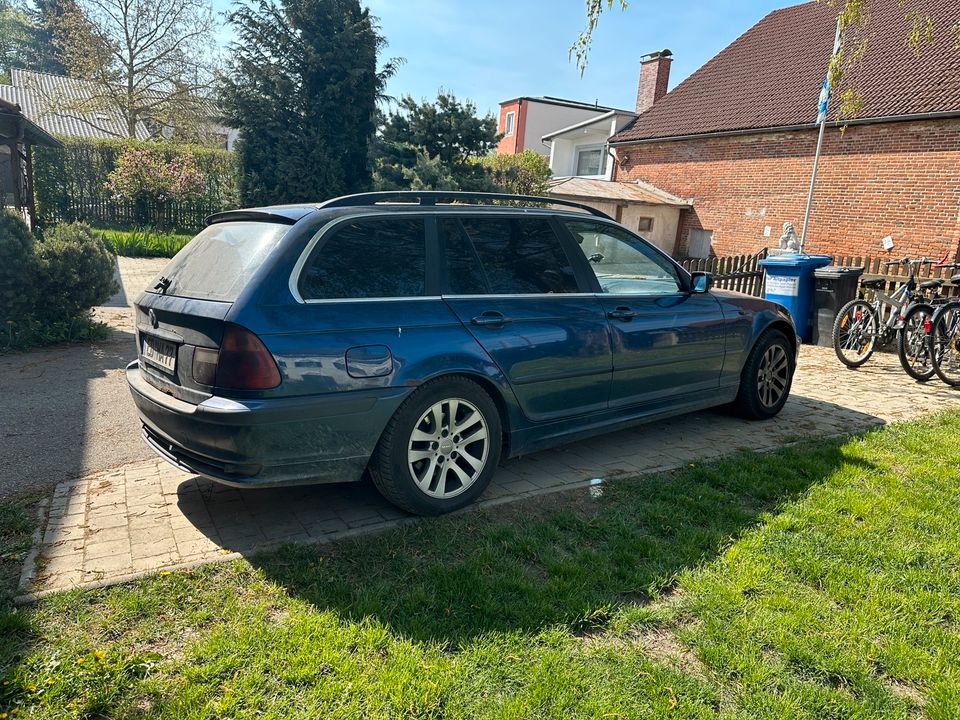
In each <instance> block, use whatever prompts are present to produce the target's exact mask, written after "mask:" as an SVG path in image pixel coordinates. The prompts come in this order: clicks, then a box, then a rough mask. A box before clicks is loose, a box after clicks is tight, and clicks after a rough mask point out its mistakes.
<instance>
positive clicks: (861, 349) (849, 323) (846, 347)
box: [833, 257, 943, 377]
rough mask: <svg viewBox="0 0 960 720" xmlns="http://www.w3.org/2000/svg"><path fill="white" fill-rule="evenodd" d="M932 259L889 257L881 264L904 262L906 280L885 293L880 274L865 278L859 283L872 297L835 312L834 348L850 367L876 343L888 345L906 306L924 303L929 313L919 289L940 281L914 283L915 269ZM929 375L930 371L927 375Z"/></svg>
mask: <svg viewBox="0 0 960 720" xmlns="http://www.w3.org/2000/svg"><path fill="white" fill-rule="evenodd" d="M934 262H936V261H935V260H932V259H931V258H927V257H921V258H917V259H916V260H911V259H910V258H903V259H901V260H890V261H889V262H885V263H883V267H885V268H886V267H889V266H891V265H906V266H907V267H908V269H909V273H908V275H907V279H906V281H905V282H904V283H903V284H902V285H901V286H900V287H898V288H897V289H896V290H895V291H894V292H893V293H892V294H891V295H887V294H886V293H885V292H883V290H882V289H881V288H883V286H884V285H885V284H886V281H885V280H884V279H883V278H875V279H873V280H865V281H863V282H862V283H860V287H861V288H863V289H864V290H873V300H872V301H869V302H868V301H867V300H864V299H862V298H857V299H855V300H851V301H850V302H848V303H847V304H846V305H844V306H843V307H842V308H840V312H838V313H837V317H836V320H834V323H833V350H834V352H835V353H836V354H837V357H838V358H839V359H840V362H842V363H843V364H844V365H846V366H847V367H849V368H858V367H860V366H861V365H863V364H864V363H866V362H867V360H869V359H870V357H871V356H872V355H873V353H874V350H876V348H877V345H878V344H879V345H880V346H881V347H883V346H885V345H889V344H890V342H892V341H893V339H894V337H896V335H897V334H898V333H900V331H901V330H902V328H903V326H904V319H905V317H906V314H907V312H908V311H909V310H911V309H913V308H914V307H915V306H917V305H920V304H925V305H926V306H927V308H928V309H929V311H930V312H931V314H932V306H930V305H929V304H927V303H924V301H925V300H926V298H925V297H924V295H923V294H922V293H920V292H917V289H918V287H919V289H920V290H930V289H933V288H936V287H940V285H942V284H943V281H942V280H941V281H939V282H938V281H936V280H927V281H924V282H922V283H919V285H918V284H917V280H916V276H917V269H918V268H919V267H920V266H921V265H932V264H933V263H934ZM908 368H910V364H909V363H906V364H905V365H904V369H905V370H907V372H908V373H909V374H910V375H911V376H912V377H917V375H914V371H913V369H912V368H910V369H908ZM930 377H932V375H931V376H930Z"/></svg>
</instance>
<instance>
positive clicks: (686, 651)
mask: <svg viewBox="0 0 960 720" xmlns="http://www.w3.org/2000/svg"><path fill="white" fill-rule="evenodd" d="M958 437H960V414H958V413H947V414H943V415H940V416H938V417H936V418H933V419H930V420H926V421H920V422H914V423H910V424H905V425H900V426H894V427H891V428H888V429H885V430H881V431H876V432H872V433H870V434H868V435H866V436H864V437H862V438H856V439H852V440H848V441H842V442H841V441H837V442H818V443H812V444H809V445H803V446H798V447H793V448H788V449H784V450H782V451H780V452H777V453H774V454H763V455H753V454H743V455H740V456H737V457H735V458H732V459H729V460H723V461H719V462H714V463H710V464H704V465H699V464H698V465H696V466H691V467H688V468H686V469H685V470H683V471H682V472H678V473H675V474H672V475H666V476H661V477H645V478H640V479H622V480H616V481H614V482H610V483H608V484H606V485H605V486H603V487H602V495H600V496H599V497H595V496H593V495H591V494H590V493H588V492H587V491H583V492H575V493H565V494H561V495H554V496H549V497H545V498H539V499H534V500H530V501H527V502H524V503H516V504H513V505H509V506H501V507H499V508H495V509H490V510H486V511H482V512H470V513H466V514H462V515H460V516H457V517H452V518H450V517H448V518H443V519H438V520H427V521H423V522H420V523H417V524H414V525H409V526H405V527H403V528H400V529H397V530H395V531H391V532H389V533H386V534H383V535H380V536H371V537H359V538H355V539H353V540H349V541H345V542H340V543H336V544H333V545H329V546H320V547H307V546H289V547H286V548H284V549H282V550H280V551H278V552H275V553H271V554H266V555H261V556H258V557H255V558H253V559H251V560H250V561H249V562H247V561H239V562H234V563H232V564H228V565H220V566H213V567H207V568H203V569H198V570H195V571H191V572H173V573H161V574H158V575H155V576H153V577H150V578H148V579H144V580H142V581H139V582H135V583H131V584H128V585H125V586H122V587H114V588H110V589H107V590H98V591H86V592H70V593H65V594H60V595H56V596H53V597H50V598H48V599H45V600H43V601H41V602H40V603H38V604H37V605H35V606H32V607H29V608H22V609H20V610H19V611H18V612H16V613H12V612H10V611H9V610H7V611H4V612H3V614H0V631H2V633H3V641H2V642H0V677H4V678H5V679H4V680H3V685H2V686H0V711H6V712H12V711H13V709H14V708H17V709H18V710H19V713H18V715H19V716H20V717H38V718H47V717H50V718H57V717H62V718H67V717H70V718H75V717H110V718H120V717H168V718H177V719H182V718H215V717H217V718H219V717H229V718H253V717H266V718H278V717H288V716H294V717H303V718H327V717H333V718H341V717H344V718H345V717H397V718H399V717H422V718H473V717H490V718H538V719H539V718H572V717H596V718H628V717H631V718H647V717H676V718H744V719H746V718H751V719H752V718H791V719H792V718H864V719H866V718H870V719H871V720H872V719H875V718H911V717H927V718H931V719H937V720H947V719H948V718H958V717H960V624H958V623H960V442H957V438H958ZM0 717H2V715H0Z"/></svg>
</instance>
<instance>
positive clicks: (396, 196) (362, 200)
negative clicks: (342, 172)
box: [317, 190, 613, 220]
mask: <svg viewBox="0 0 960 720" xmlns="http://www.w3.org/2000/svg"><path fill="white" fill-rule="evenodd" d="M391 200H398V201H401V202H405V203H407V204H414V203H413V201H418V204H420V205H436V204H438V203H443V204H449V203H454V202H460V201H464V202H466V201H468V200H473V201H478V200H479V201H486V204H493V201H495V200H508V201H511V202H518V201H519V202H525V203H538V204H546V205H563V206H565V207H572V208H577V209H578V210H586V211H587V212H588V213H590V214H591V215H595V216H596V217H600V218H604V219H606V220H612V219H613V218H611V217H610V216H609V215H607V214H606V213H605V212H602V211H601V210H597V209H596V208H593V207H590V206H589V205H584V204H583V203H578V202H573V201H572V200H561V199H560V198H553V197H540V196H537V195H511V194H509V193H486V192H463V191H460V190H387V191H384V192H368V193H359V194H357V195H344V196H343V197H338V198H333V199H332V200H327V201H326V202H322V203H320V204H319V205H318V206H317V207H318V208H338V207H355V206H357V205H376V204H378V203H383V202H389V201H391Z"/></svg>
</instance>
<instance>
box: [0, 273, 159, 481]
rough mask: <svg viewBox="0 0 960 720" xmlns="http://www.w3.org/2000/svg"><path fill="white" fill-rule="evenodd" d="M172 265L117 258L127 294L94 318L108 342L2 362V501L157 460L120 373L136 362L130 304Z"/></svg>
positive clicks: (39, 352) (112, 300)
mask: <svg viewBox="0 0 960 720" xmlns="http://www.w3.org/2000/svg"><path fill="white" fill-rule="evenodd" d="M167 262H169V261H168V260H166V259H163V258H119V264H118V276H119V278H120V280H121V285H122V289H121V290H120V292H118V293H117V294H116V295H114V296H113V297H112V298H110V300H108V301H107V302H106V304H104V305H103V306H102V307H99V308H96V309H95V310H94V314H95V316H96V317H97V319H99V320H101V321H103V322H105V323H107V325H108V326H109V327H110V336H109V337H108V338H107V340H105V341H103V342H99V343H93V344H89V345H59V346H56V347H52V348H46V349H43V350H36V351H33V352H27V353H18V354H14V355H4V356H0V398H3V402H2V403H0V468H3V472H2V473H0V497H3V496H9V495H14V494H20V493H23V492H27V491H32V490H39V489H44V488H52V487H53V486H54V485H55V484H56V483H58V482H61V481H63V480H65V479H68V478H76V477H80V476H85V475H89V474H90V473H95V472H101V471H103V470H106V469H108V468H112V467H117V466H119V465H123V464H125V463H130V462H133V461H135V460H144V459H146V458H149V457H152V456H153V453H151V452H150V450H149V449H148V448H147V447H146V446H145V445H144V444H143V442H142V441H141V440H140V431H139V422H138V421H137V416H136V412H135V411H134V407H133V403H131V402H130V396H129V391H128V390H127V383H126V379H125V378H124V372H123V370H124V368H125V367H126V365H127V363H129V362H130V361H131V360H135V359H136V357H137V352H136V348H135V347H134V336H133V313H132V304H133V300H134V299H135V298H136V297H137V295H139V294H140V292H141V291H142V290H143V288H144V287H146V285H147V283H148V282H150V280H152V279H153V278H154V277H155V276H156V275H157V274H158V273H159V272H160V270H161V269H162V268H163V266H164V265H165V264H166V263H167Z"/></svg>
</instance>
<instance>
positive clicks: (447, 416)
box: [369, 377, 502, 515]
mask: <svg viewBox="0 0 960 720" xmlns="http://www.w3.org/2000/svg"><path fill="white" fill-rule="evenodd" d="M501 442H502V437H501V426H500V414H499V412H498V411H497V406H496V404H495V403H494V402H493V400H492V399H491V398H490V396H489V395H488V394H487V393H486V392H485V391H484V390H483V388H481V387H480V386H479V385H477V384H476V383H474V382H473V381H471V380H468V379H466V378H462V377H451V378H440V379H438V380H434V381H432V382H429V383H426V384H425V385H423V386H421V387H420V388H419V389H418V390H417V391H416V392H415V393H414V394H413V395H411V396H410V397H409V398H408V399H407V400H406V401H405V402H404V403H403V405H401V406H400V409H399V410H397V412H396V413H395V414H394V416H393V418H391V420H390V422H389V423H388V424H387V427H386V429H385V430H384V431H383V435H381V437H380V441H379V442H378V443H377V448H376V450H375V451H374V454H373V457H372V458H371V459H370V465H369V469H370V476H371V477H372V479H373V482H374V485H376V486H377V489H378V490H379V491H380V493H381V494H382V495H383V496H384V497H385V498H386V499H387V500H389V501H390V502H392V503H393V504H394V505H396V506H398V507H400V508H403V509H404V510H407V511H408V512H412V513H415V514H417V515H440V514H442V513H447V512H451V511H453V510H457V509H459V508H462V507H464V506H465V505H469V504H470V503H471V502H473V501H474V500H475V499H477V498H478V497H479V496H480V494H481V493H482V492H483V491H484V489H485V488H486V487H487V485H488V484H489V483H490V480H491V478H492V477H493V473H494V472H495V471H496V468H497V464H498V463H499V462H500V449H501Z"/></svg>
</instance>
